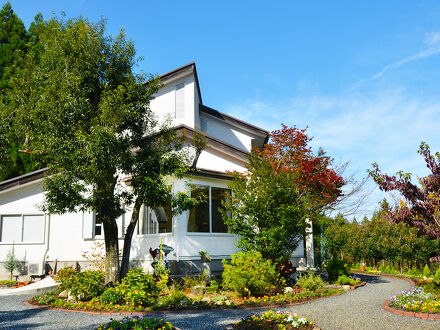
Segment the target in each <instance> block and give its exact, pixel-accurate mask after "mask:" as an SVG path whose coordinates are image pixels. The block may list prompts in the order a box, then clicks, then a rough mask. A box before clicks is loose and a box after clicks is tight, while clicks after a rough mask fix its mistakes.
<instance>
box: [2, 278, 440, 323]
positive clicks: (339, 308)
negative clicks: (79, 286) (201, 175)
mask: <svg viewBox="0 0 440 330" xmlns="http://www.w3.org/2000/svg"><path fill="white" fill-rule="evenodd" d="M362 278H363V279H365V280H366V281H367V285H366V286H364V287H361V288H358V289H356V290H353V291H350V292H347V293H344V294H343V295H340V296H334V297H330V298H326V299H322V300H318V301H314V302H311V303H308V304H303V305H296V306H290V307H285V308H280V310H287V311H290V312H294V313H297V314H298V315H301V316H305V317H307V318H309V320H311V321H313V322H314V323H315V324H316V325H318V326H319V327H321V328H322V329H325V330H327V329H375V330H379V329H412V330H414V329H440V322H439V321H437V322H435V321H427V320H420V319H414V318H410V317H406V316H399V315H395V314H391V313H388V312H386V311H384V310H383V309H382V303H383V302H384V301H385V300H386V299H388V298H389V297H390V296H392V295H395V294H397V293H398V292H399V291H402V290H406V289H408V288H409V287H410V284H409V283H408V282H406V281H402V280H397V279H390V278H384V277H378V276H368V275H362ZM29 298H30V297H29V296H2V297H1V296H0V328H1V329H94V328H96V327H97V326H98V325H99V324H101V323H106V322H108V321H109V320H110V318H115V319H120V318H122V316H110V315H90V314H84V313H74V312H64V311H58V310H47V309H35V308H32V307H29V306H26V305H24V304H23V302H24V300H26V299H29ZM263 310H265V309H259V310H258V311H263ZM250 312H253V311H251V310H216V311H196V312H175V313H167V314H160V313H158V314H155V316H156V317H163V318H165V319H166V320H168V321H171V322H172V323H173V324H175V325H176V326H178V327H180V328H182V329H224V328H225V326H227V325H230V324H231V323H233V322H235V321H238V320H240V318H242V317H243V316H245V315H247V314H249V313H250Z"/></svg>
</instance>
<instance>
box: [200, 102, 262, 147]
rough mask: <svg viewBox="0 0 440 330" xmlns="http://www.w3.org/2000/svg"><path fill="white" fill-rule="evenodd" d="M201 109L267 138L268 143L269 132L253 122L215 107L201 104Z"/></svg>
mask: <svg viewBox="0 0 440 330" xmlns="http://www.w3.org/2000/svg"><path fill="white" fill-rule="evenodd" d="M199 111H201V112H203V113H205V114H208V115H210V116H212V117H214V118H216V119H218V120H221V121H224V122H226V123H228V124H230V125H233V126H236V127H238V128H241V129H243V130H245V131H247V132H250V133H253V134H255V135H257V136H260V137H263V138H265V143H267V140H268V138H269V132H268V131H266V130H264V129H262V128H260V127H258V126H255V125H252V124H249V123H247V122H245V121H243V120H240V119H238V118H235V117H232V116H230V115H227V114H225V113H223V112H220V111H218V110H215V109H213V108H210V107H207V106H206V105H203V104H201V105H200V107H199Z"/></svg>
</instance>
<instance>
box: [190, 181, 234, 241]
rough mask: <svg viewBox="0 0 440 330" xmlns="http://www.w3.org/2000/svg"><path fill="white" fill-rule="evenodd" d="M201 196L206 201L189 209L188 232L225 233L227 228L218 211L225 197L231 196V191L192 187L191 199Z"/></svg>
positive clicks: (208, 187) (198, 186)
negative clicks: (204, 197)
mask: <svg viewBox="0 0 440 330" xmlns="http://www.w3.org/2000/svg"><path fill="white" fill-rule="evenodd" d="M202 194H203V195H205V196H206V197H208V198H207V201H206V202H205V203H203V204H199V205H197V206H196V207H194V208H193V209H191V211H190V213H189V219H188V232H197V233H227V232H228V227H227V226H226V225H225V223H224V222H223V218H222V215H221V213H220V209H221V208H222V201H225V200H226V198H227V196H228V195H230V194H231V190H230V189H225V188H217V187H210V186H200V185H197V186H193V187H192V190H191V197H193V198H197V197H199V196H200V195H202Z"/></svg>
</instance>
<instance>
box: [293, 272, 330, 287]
mask: <svg viewBox="0 0 440 330" xmlns="http://www.w3.org/2000/svg"><path fill="white" fill-rule="evenodd" d="M298 284H299V286H300V287H301V288H303V289H304V290H309V291H314V292H315V291H317V290H320V289H322V288H323V287H324V282H323V281H322V279H321V276H319V275H315V274H313V273H308V274H307V275H301V276H300V277H299V278H298Z"/></svg>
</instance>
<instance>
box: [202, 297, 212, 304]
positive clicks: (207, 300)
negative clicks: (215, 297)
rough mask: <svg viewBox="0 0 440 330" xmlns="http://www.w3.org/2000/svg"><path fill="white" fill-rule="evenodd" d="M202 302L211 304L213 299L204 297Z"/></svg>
mask: <svg viewBox="0 0 440 330" xmlns="http://www.w3.org/2000/svg"><path fill="white" fill-rule="evenodd" d="M202 301H204V302H207V303H209V302H211V298H209V297H203V298H202Z"/></svg>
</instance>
